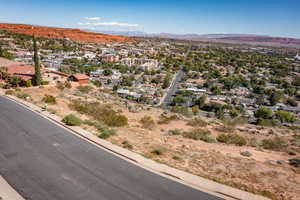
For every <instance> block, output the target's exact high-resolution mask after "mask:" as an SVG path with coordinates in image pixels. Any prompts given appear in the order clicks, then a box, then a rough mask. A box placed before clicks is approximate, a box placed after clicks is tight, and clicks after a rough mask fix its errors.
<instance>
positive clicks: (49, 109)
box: [47, 108, 57, 114]
mask: <svg viewBox="0 0 300 200" xmlns="http://www.w3.org/2000/svg"><path fill="white" fill-rule="evenodd" d="M47 111H48V112H49V113H51V114H55V113H56V112H57V111H56V110H54V109H52V108H47Z"/></svg>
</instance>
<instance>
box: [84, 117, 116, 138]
mask: <svg viewBox="0 0 300 200" xmlns="http://www.w3.org/2000/svg"><path fill="white" fill-rule="evenodd" d="M82 123H83V124H86V125H88V126H94V127H95V128H96V129H97V130H98V131H99V132H100V133H99V134H98V137H99V138H102V139H107V138H109V137H110V136H113V135H115V134H116V133H117V132H116V130H114V129H110V128H109V127H107V125H105V124H103V123H101V122H97V121H92V120H84V121H83V122H82Z"/></svg>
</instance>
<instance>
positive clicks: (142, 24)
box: [0, 0, 300, 38]
mask: <svg viewBox="0 0 300 200" xmlns="http://www.w3.org/2000/svg"><path fill="white" fill-rule="evenodd" d="M0 22H8V23H26V24H38V25H48V26H59V27H77V28H82V29H86V28H88V29H96V30H118V31H119V30H126V31H128V30H130V31H133V30H138V31H145V32H149V33H161V32H165V33H179V34H183V33H198V34H209V33H243V34H262V35H271V36H288V37H295V38H300V0H208V1H206V0H180V1H179V0H147V1H146V0H131V1H130V0H105V1H102V0H72V1H71V0H51V1H44V0H38V1H37V0H0Z"/></svg>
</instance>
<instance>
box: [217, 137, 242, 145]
mask: <svg viewBox="0 0 300 200" xmlns="http://www.w3.org/2000/svg"><path fill="white" fill-rule="evenodd" d="M217 141H218V142H221V143H226V144H235V145H237V146H244V145H246V144H247V140H246V139H245V138H244V137H242V136H240V135H237V134H220V135H218V137H217Z"/></svg>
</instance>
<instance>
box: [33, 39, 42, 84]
mask: <svg viewBox="0 0 300 200" xmlns="http://www.w3.org/2000/svg"><path fill="white" fill-rule="evenodd" d="M33 50H34V54H33V61H34V69H35V74H34V83H35V85H41V82H42V77H41V67H40V62H39V55H38V47H37V43H36V39H35V37H34V36H33Z"/></svg>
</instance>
